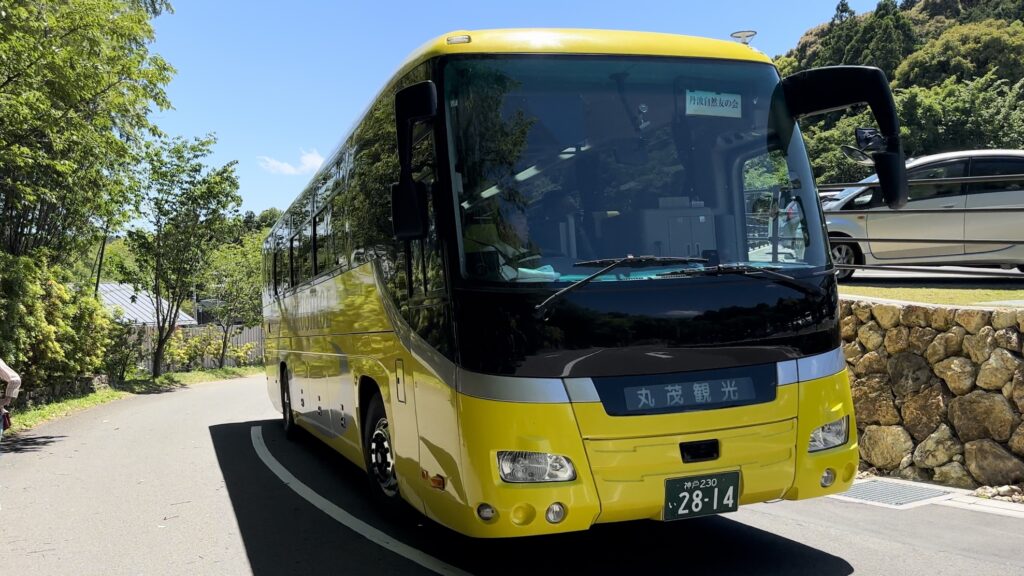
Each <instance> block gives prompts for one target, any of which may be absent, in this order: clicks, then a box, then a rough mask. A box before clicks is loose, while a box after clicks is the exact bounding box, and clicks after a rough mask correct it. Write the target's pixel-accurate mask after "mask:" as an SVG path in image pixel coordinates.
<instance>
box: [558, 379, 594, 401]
mask: <svg viewBox="0 0 1024 576" xmlns="http://www.w3.org/2000/svg"><path fill="white" fill-rule="evenodd" d="M565 391H566V392H568V393H569V400H571V401H573V402H600V401H601V397H600V396H598V395H597V388H595V387H594V381H593V380H591V379H590V378H566V379H565Z"/></svg>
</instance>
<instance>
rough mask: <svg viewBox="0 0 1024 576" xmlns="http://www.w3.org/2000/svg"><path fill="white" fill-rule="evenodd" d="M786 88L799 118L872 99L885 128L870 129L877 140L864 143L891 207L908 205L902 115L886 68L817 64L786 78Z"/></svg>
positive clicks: (877, 118)
mask: <svg viewBox="0 0 1024 576" xmlns="http://www.w3.org/2000/svg"><path fill="white" fill-rule="evenodd" d="M782 89H783V92H784V94H785V99H786V105H787V107H788V108H789V113H790V115H792V116H793V117H794V118H800V117H802V116H812V115H815V114H824V113H826V112H832V111H835V110H842V109H843V108H849V107H850V106H855V105H857V104H867V105H868V106H869V107H870V108H871V113H872V114H873V115H874V116H875V121H876V122H877V123H878V128H879V130H878V133H877V135H870V137H871V146H870V147H867V148H865V147H861V148H862V149H864V150H865V151H870V152H871V159H872V160H873V161H874V164H875V173H876V174H877V175H878V184H879V186H880V187H881V189H882V196H883V198H884V199H885V203H886V204H887V205H888V206H889V207H890V208H902V207H903V206H905V205H906V203H907V170H906V165H905V163H904V158H903V145H902V143H901V141H900V121H899V119H898V118H897V117H896V103H895V102H894V101H893V98H892V91H891V90H890V89H889V81H888V80H887V79H886V77H885V73H884V72H882V71H881V70H879V69H878V68H875V67H872V66H827V67H824V68H812V69H810V70H804V71H803V72H797V73H796V74H793V75H791V76H787V77H785V78H783V79H782ZM860 136H861V134H858V144H860V142H859V140H860ZM863 136H865V137H868V136H869V134H867V133H865V134H864V135H863ZM865 139H867V138H865Z"/></svg>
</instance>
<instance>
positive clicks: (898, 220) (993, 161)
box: [822, 150, 1024, 280]
mask: <svg viewBox="0 0 1024 576" xmlns="http://www.w3.org/2000/svg"><path fill="white" fill-rule="evenodd" d="M1006 174H1024V150H965V151H959V152H946V153H943V154H935V155H933V156H923V157H920V158H915V159H913V160H911V161H909V162H908V163H907V178H908V179H909V180H921V179H932V178H961V177H965V176H995V175H1006ZM875 181H876V177H875V176H870V177H868V178H865V179H864V180H862V181H861V182H863V183H870V182H875ZM1003 207H1006V208H1011V207H1012V208H1024V181H1016V182H985V183H974V184H954V183H941V182H940V183H936V184H929V185H922V186H911V187H910V197H909V201H908V202H907V205H906V209H908V210H910V209H948V210H950V213H949V214H910V213H902V212H901V211H900V210H891V209H889V208H888V207H887V206H886V205H885V204H884V203H883V202H882V199H881V195H880V193H879V191H878V188H877V187H875V188H870V187H866V186H865V187H855V188H847V189H845V190H843V191H842V192H840V193H839V194H836V195H835V196H833V197H831V198H827V199H823V202H822V208H823V209H824V210H825V217H826V218H825V222H826V225H827V226H828V235H829V239H830V240H831V244H832V260H833V261H834V262H835V263H836V264H868V265H871V264H878V265H882V264H903V265H906V264H912V265H915V266H920V265H932V266H985V267H992V266H997V267H1001V268H1012V267H1017V268H1018V269H1019V270H1021V271H1022V272H1024V245H1013V244H1009V245H1008V244H964V239H968V240H987V239H993V240H996V239H998V240H1024V225H1022V222H1024V213H1020V212H1011V213H1007V214H999V213H992V212H987V213H980V214H964V213H963V212H956V211H955V210H956V209H965V208H1003ZM849 210H870V211H871V213H870V214H868V215H863V214H843V212H845V211H849ZM876 213H877V214H876ZM844 237H845V238H869V239H870V238H906V239H914V238H921V239H936V240H948V241H949V242H948V243H946V242H944V243H941V244H935V243H928V244H925V243H916V242H845V243H844V242H838V241H837V240H838V239H841V238H844ZM851 275H853V271H852V270H844V271H842V272H841V273H840V274H839V279H840V280H844V279H846V278H849V277H850V276H851Z"/></svg>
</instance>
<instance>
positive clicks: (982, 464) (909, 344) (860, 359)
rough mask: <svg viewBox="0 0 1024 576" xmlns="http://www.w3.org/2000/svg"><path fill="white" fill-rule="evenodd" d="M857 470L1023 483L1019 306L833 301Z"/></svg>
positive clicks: (962, 482) (1022, 316) (1023, 364)
mask: <svg viewBox="0 0 1024 576" xmlns="http://www.w3.org/2000/svg"><path fill="white" fill-rule="evenodd" d="M840 316H841V324H840V325H841V329H842V337H843V343H844V344H843V352H844V354H845V356H846V362H847V366H848V373H849V377H850V387H851V391H852V393H853V403H854V408H855V412H856V415H857V428H858V431H859V432H860V454H861V461H862V466H863V467H873V468H875V469H876V471H877V472H878V473H882V474H891V475H895V476H899V477H902V478H906V479H910V480H924V481H932V482H937V483H940V484H946V485H949V486H956V487H959V488H976V487H977V486H978V485H988V486H1001V485H1006V484H1016V483H1022V482H1024V460H1022V457H1024V424H1022V418H1021V413H1022V412H1024V361H1022V359H1021V354H1022V352H1024V351H1022V348H1021V345H1022V340H1024V338H1022V336H1021V334H1022V333H1024V310H1020V311H1018V310H978V309H955V308H945V307H929V306H917V305H893V304H875V303H870V302H863V301H851V300H843V301H841V302H840Z"/></svg>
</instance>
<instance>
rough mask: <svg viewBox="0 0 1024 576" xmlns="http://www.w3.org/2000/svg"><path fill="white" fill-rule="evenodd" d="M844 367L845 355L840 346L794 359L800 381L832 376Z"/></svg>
mask: <svg viewBox="0 0 1024 576" xmlns="http://www.w3.org/2000/svg"><path fill="white" fill-rule="evenodd" d="M845 369H846V357H845V356H843V349H842V348H836V349H835V350H832V351H829V352H825V353H824V354H817V355H814V356H807V357H806V358H800V359H799V360H797V361H796V370H797V374H798V375H799V377H800V381H801V382H806V381H808V380H817V379H818V378H824V377H826V376H832V375H833V374H838V373H839V372H842V371H843V370H845Z"/></svg>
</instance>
